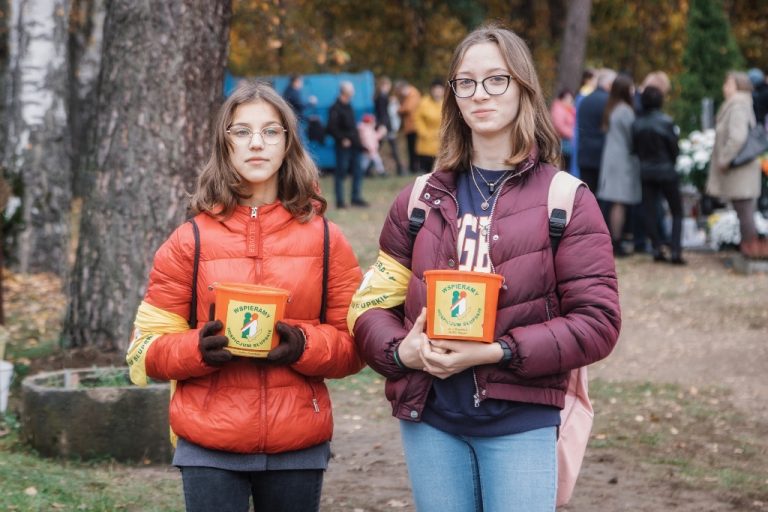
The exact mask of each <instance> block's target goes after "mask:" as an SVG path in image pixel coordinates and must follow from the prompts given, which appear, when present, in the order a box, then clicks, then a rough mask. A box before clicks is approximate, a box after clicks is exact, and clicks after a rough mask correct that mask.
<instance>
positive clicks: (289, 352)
mask: <svg viewBox="0 0 768 512" xmlns="http://www.w3.org/2000/svg"><path fill="white" fill-rule="evenodd" d="M275 327H276V328H277V334H279V335H280V343H279V344H278V345H277V346H276V347H275V348H273V349H272V350H270V351H269V353H268V354H267V361H268V362H270V363H276V364H293V363H295V362H296V361H298V360H299V358H300V357H301V354H303V353H304V343H305V342H306V339H305V338H304V332H303V331H302V330H301V329H299V328H298V327H293V326H292V325H288V324H286V323H285V322H277V324H275Z"/></svg>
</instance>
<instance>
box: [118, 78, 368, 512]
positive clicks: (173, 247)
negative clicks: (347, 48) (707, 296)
mask: <svg viewBox="0 0 768 512" xmlns="http://www.w3.org/2000/svg"><path fill="white" fill-rule="evenodd" d="M317 178H318V171H317V168H316V167H315V165H314V163H313V162H312V160H311V159H310V158H309V156H308V155H307V154H306V152H305V151H304V149H303V147H302V145H301V139H300V137H299V132H298V124H297V120H296V116H295V114H294V113H293V110H292V109H291V107H290V106H289V105H288V104H287V103H286V102H285V100H283V99H282V98H281V97H280V95H279V94H277V93H276V92H275V91H274V90H273V89H272V88H271V87H270V86H269V85H268V84H265V83H261V82H246V83H243V84H241V85H240V86H239V87H238V88H237V89H236V90H235V91H234V92H233V93H232V95H231V96H230V97H229V98H228V99H227V100H226V101H225V102H224V104H223V105H222V107H221V109H220V110H219V114H218V118H217V121H216V124H215V133H214V137H213V152H212V154H211V157H210V159H209V161H208V163H207V165H206V166H205V168H204V169H203V171H202V172H201V174H200V177H199V179H198V183H197V190H196V191H195V193H194V195H193V196H192V201H191V203H192V204H191V207H192V210H193V212H194V213H196V215H195V217H194V219H193V221H192V222H187V223H184V224H183V225H182V226H180V227H179V228H177V229H176V231H175V232H174V233H173V234H171V236H170V237H169V238H168V240H166V242H165V243H164V244H163V245H162V246H161V247H160V249H159V250H158V251H157V253H156V254H155V259H154V263H153V266H152V270H151V272H150V275H149V285H148V287H147V292H146V295H145V296H144V301H143V302H142V303H141V305H140V306H139V311H138V313H137V315H136V321H135V329H134V335H133V342H132V343H131V346H130V348H129V349H128V355H127V361H128V364H129V366H130V372H131V379H132V380H133V381H134V383H136V384H139V385H142V384H146V383H147V378H153V379H160V380H173V381H175V385H174V386H173V388H172V389H173V390H174V391H173V395H172V398H171V403H170V413H169V417H170V423H171V429H172V431H173V433H174V434H175V435H176V436H178V441H177V444H176V451H175V454H174V457H173V464H174V465H175V466H178V467H179V468H180V469H181V476H182V484H183V488H184V497H185V501H186V507H187V511H195V512H197V511H199V512H204V511H212V510H216V511H217V512H229V511H231V512H246V511H247V510H249V500H250V499H251V497H252V498H253V502H254V505H255V508H256V510H270V511H284V512H290V511H295V510H308V511H312V510H318V509H319V504H320V491H321V488H322V481H323V471H324V470H325V468H326V467H327V464H328V459H329V456H330V448H329V441H330V439H331V434H332V430H333V421H332V418H331V402H330V398H329V394H328V390H327V389H326V387H325V384H324V383H323V379H324V378H340V377H344V376H346V375H350V374H352V373H355V372H357V371H358V370H360V368H361V367H362V362H361V360H360V358H359V357H358V355H357V352H356V350H355V346H354V343H353V341H352V338H351V336H350V335H349V333H348V331H347V328H346V322H345V318H346V314H347V308H348V306H349V303H350V300H351V298H352V295H353V293H354V291H355V289H356V287H357V284H358V283H359V281H360V269H359V267H358V265H357V261H356V259H355V255H354V253H353V252H352V249H351V247H350V245H349V244H348V243H347V241H346V240H345V238H344V236H343V235H342V234H341V232H340V231H339V229H338V228H337V227H336V226H334V225H333V224H330V223H328V224H326V223H325V222H324V219H323V213H324V212H325V209H326V204H327V203H326V201H325V199H324V198H323V197H322V196H320V194H319V192H318V186H317ZM329 224H330V225H329ZM196 227H197V228H198V229H199V232H198V233H197V234H196V233H195V231H194V230H195V228H196ZM326 258H327V260H326ZM193 276H196V277H197V279H196V280H194V278H193ZM216 282H218V283H222V282H236V283H250V284H258V285H265V286H270V287H275V288H282V289H285V290H287V291H288V292H289V294H290V295H289V299H288V303H287V305H286V308H285V315H284V320H283V321H280V322H277V324H276V331H277V333H278V335H279V344H278V345H277V346H276V347H275V348H273V349H272V350H271V351H269V353H268V354H267V356H266V358H264V359H250V358H245V357H234V356H233V355H232V353H231V352H230V351H229V350H227V343H228V338H227V337H226V336H224V335H223V333H222V332H221V329H222V323H221V322H220V321H219V320H218V319H221V318H222V316H221V315H222V314H223V313H226V312H219V311H217V312H216V318H217V320H214V319H213V318H210V319H209V318H208V311H209V306H211V305H212V304H213V303H214V292H213V291H212V288H213V287H212V286H211V285H213V284H214V283H216ZM193 288H194V289H196V290H197V293H196V295H195V297H191V291H190V290H192V289H193ZM325 290H327V291H325ZM195 303H196V304H197V307H196V308H195V307H194V306H193V305H194V304H195ZM194 317H197V318H200V319H201V320H200V321H198V322H193V321H189V323H190V324H193V325H187V322H188V320H187V319H189V318H194ZM206 320H208V321H206Z"/></svg>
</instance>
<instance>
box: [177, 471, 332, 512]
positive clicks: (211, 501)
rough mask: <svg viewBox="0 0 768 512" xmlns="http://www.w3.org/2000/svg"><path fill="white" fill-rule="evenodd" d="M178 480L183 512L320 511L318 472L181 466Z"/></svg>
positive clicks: (319, 474) (320, 475)
mask: <svg viewBox="0 0 768 512" xmlns="http://www.w3.org/2000/svg"><path fill="white" fill-rule="evenodd" d="M181 480H182V483H183V485H184V501H185V502H186V505H187V512H211V511H216V512H248V510H249V508H248V507H249V504H248V500H249V498H250V497H251V496H253V504H254V510H256V512H267V511H268V512H295V511H297V510H301V511H309V512H312V511H317V510H320V491H321V490H322V487H323V470H322V469H296V470H284V471H251V472H248V471H229V470H226V469H217V468H208V467H200V466H183V467H182V468H181Z"/></svg>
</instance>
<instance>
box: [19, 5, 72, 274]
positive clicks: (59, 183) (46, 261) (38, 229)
mask: <svg viewBox="0 0 768 512" xmlns="http://www.w3.org/2000/svg"><path fill="white" fill-rule="evenodd" d="M68 5H69V4H68V1H67V0H12V1H10V2H9V6H8V7H9V10H10V20H9V24H8V29H9V38H8V41H9V43H8V53H9V58H8V75H7V76H8V78H7V82H6V111H5V116H6V119H7V123H6V126H7V132H6V143H5V153H4V160H5V161H4V163H5V166H6V168H7V169H8V172H9V174H10V175H11V176H14V175H15V176H18V177H20V178H21V182H22V184H23V189H24V190H23V194H22V220H23V223H24V229H23V231H22V232H21V234H20V236H19V239H18V248H17V255H16V256H17V259H18V264H19V271H20V272H42V271H51V272H55V273H56V274H58V275H60V276H62V277H65V276H66V275H67V271H68V268H69V261H68V255H69V242H70V225H69V213H70V206H71V200H72V184H71V172H70V166H69V151H68V144H69V139H68V131H67V113H66V97H67V22H68V9H69V7H68Z"/></svg>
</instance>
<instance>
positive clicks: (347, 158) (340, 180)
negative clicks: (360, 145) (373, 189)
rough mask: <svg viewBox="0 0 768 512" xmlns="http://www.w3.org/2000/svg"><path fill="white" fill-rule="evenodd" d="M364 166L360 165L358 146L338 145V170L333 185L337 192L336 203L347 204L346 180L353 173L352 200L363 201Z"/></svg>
mask: <svg viewBox="0 0 768 512" xmlns="http://www.w3.org/2000/svg"><path fill="white" fill-rule="evenodd" d="M363 172H364V170H363V167H362V166H361V165H360V150H359V149H357V148H343V147H340V146H337V147H336V172H335V173H334V176H333V178H334V179H333V185H334V189H335V192H336V205H337V206H341V205H343V204H346V201H344V182H345V181H346V179H347V175H348V174H351V175H352V202H353V203H354V202H357V201H362V200H363V196H362V188H363Z"/></svg>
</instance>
